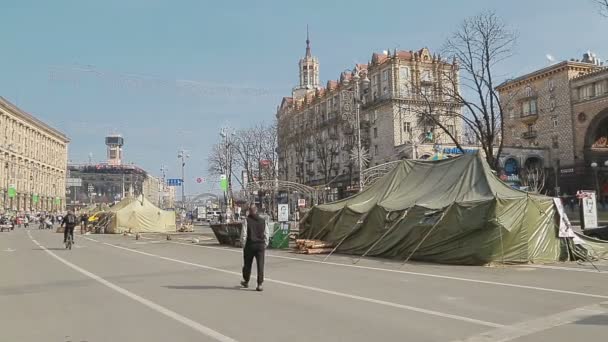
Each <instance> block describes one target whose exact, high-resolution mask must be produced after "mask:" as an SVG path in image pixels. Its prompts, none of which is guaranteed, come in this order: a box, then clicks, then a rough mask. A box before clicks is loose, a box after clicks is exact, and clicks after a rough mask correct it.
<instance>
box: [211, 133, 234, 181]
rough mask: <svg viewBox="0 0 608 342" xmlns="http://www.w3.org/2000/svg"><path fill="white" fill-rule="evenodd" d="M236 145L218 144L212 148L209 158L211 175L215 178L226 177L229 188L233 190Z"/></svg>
mask: <svg viewBox="0 0 608 342" xmlns="http://www.w3.org/2000/svg"><path fill="white" fill-rule="evenodd" d="M233 146H234V145H232V144H226V143H217V144H215V145H213V146H212V147H211V152H209V155H208V156H207V164H208V168H209V173H210V174H211V175H214V176H219V175H223V174H225V175H226V179H227V181H228V188H229V189H231V185H232V174H233V165H234V157H233V156H234V147H233Z"/></svg>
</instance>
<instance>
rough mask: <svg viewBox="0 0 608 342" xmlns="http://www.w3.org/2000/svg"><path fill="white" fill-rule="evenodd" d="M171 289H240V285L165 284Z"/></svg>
mask: <svg viewBox="0 0 608 342" xmlns="http://www.w3.org/2000/svg"><path fill="white" fill-rule="evenodd" d="M163 287H166V288H168V289H171V290H233V291H240V290H242V288H241V287H240V286H213V285H185V286H173V285H169V286H163Z"/></svg>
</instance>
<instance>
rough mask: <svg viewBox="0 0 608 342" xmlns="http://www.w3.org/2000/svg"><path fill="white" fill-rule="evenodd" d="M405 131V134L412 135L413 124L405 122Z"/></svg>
mask: <svg viewBox="0 0 608 342" xmlns="http://www.w3.org/2000/svg"><path fill="white" fill-rule="evenodd" d="M403 131H404V132H405V133H409V134H411V133H412V124H411V123H410V122H404V123H403Z"/></svg>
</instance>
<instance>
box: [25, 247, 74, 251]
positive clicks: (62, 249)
mask: <svg viewBox="0 0 608 342" xmlns="http://www.w3.org/2000/svg"><path fill="white" fill-rule="evenodd" d="M46 249H48V250H49V251H65V250H66V248H65V247H47V248H46ZM32 250H33V251H43V250H44V249H42V248H32Z"/></svg>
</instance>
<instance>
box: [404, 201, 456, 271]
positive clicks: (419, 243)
mask: <svg viewBox="0 0 608 342" xmlns="http://www.w3.org/2000/svg"><path fill="white" fill-rule="evenodd" d="M450 208H452V204H450V206H449V207H448V209H446V210H445V211H444V212H443V213H441V217H440V218H439V220H437V222H435V224H434V225H433V226H432V227H431V229H429V231H428V232H427V233H426V235H425V236H424V237H423V238H422V240H420V242H418V245H416V248H414V250H413V251H412V253H410V255H409V256H408V257H407V258H406V259H405V260H404V261H403V262H402V263H401V266H399V268H401V267H403V265H405V264H406V263H407V262H408V261H410V258H411V257H412V256H413V255H414V253H416V251H417V250H418V248H420V246H422V244H423V243H424V241H426V238H428V237H429V235H431V233H432V232H433V230H435V228H436V227H437V226H438V225H439V223H441V221H443V217H444V216H445V213H447V212H448V210H450Z"/></svg>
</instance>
